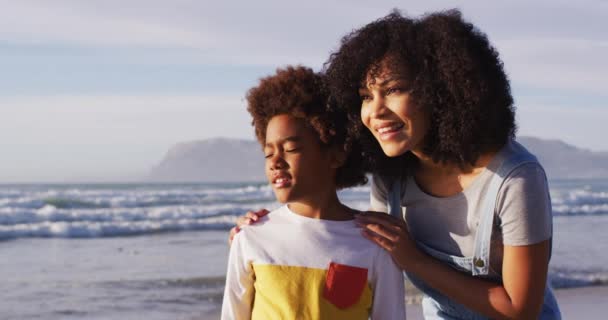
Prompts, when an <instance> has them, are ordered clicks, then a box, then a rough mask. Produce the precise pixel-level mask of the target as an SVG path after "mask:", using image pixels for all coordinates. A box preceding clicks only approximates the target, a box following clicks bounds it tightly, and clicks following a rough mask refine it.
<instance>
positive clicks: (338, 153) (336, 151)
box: [330, 147, 346, 169]
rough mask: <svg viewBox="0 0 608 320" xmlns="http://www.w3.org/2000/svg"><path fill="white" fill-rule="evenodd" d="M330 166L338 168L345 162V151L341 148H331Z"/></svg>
mask: <svg viewBox="0 0 608 320" xmlns="http://www.w3.org/2000/svg"><path fill="white" fill-rule="evenodd" d="M330 153H331V168H332V169H338V168H340V167H341V166H343V165H344V162H346V152H345V151H344V150H342V149H341V148H337V147H334V148H331V152H330Z"/></svg>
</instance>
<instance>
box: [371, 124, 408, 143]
mask: <svg viewBox="0 0 608 320" xmlns="http://www.w3.org/2000/svg"><path fill="white" fill-rule="evenodd" d="M403 126H404V123H403V122H400V123H391V124H387V125H381V126H377V127H376V128H375V129H376V132H377V133H378V137H379V139H380V140H383V141H385V140H390V139H392V138H394V137H396V136H397V134H399V132H400V131H401V129H403Z"/></svg>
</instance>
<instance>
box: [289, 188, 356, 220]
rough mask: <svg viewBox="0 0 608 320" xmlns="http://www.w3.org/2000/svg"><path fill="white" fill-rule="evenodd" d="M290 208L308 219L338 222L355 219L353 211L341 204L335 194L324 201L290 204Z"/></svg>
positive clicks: (313, 200)
mask: <svg viewBox="0 0 608 320" xmlns="http://www.w3.org/2000/svg"><path fill="white" fill-rule="evenodd" d="M288 206H289V209H290V210H291V211H293V212H294V213H296V214H298V215H301V216H304V217H307V218H312V219H321V220H337V221H341V220H351V219H353V210H352V209H350V208H348V207H347V206H345V205H343V204H342V203H340V200H338V195H337V194H336V193H335V192H334V193H333V194H329V195H327V197H325V198H323V199H311V200H303V201H294V202H289V203H288Z"/></svg>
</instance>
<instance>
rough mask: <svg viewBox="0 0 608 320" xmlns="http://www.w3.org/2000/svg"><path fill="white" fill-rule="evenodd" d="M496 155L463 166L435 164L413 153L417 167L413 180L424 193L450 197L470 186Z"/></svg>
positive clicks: (483, 155)
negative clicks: (416, 159)
mask: <svg viewBox="0 0 608 320" xmlns="http://www.w3.org/2000/svg"><path fill="white" fill-rule="evenodd" d="M496 153H497V152H488V153H485V154H482V155H481V156H480V157H479V158H478V159H477V161H476V162H475V164H467V165H465V166H459V165H457V164H452V163H441V162H435V161H433V159H431V158H430V157H428V156H426V155H424V154H420V153H415V155H416V157H417V158H418V165H417V167H416V168H415V170H414V178H415V179H416V183H417V184H418V186H419V187H420V188H421V189H422V190H423V191H425V192H426V193H429V194H431V195H434V196H438V197H447V196H452V195H455V194H457V193H460V192H462V191H463V190H464V189H466V188H467V187H468V186H470V185H471V184H472V183H473V181H475V178H477V177H478V176H479V175H480V174H481V173H482V172H483V171H484V170H485V168H486V167H487V166H488V165H489V164H490V162H491V161H492V159H494V156H496Z"/></svg>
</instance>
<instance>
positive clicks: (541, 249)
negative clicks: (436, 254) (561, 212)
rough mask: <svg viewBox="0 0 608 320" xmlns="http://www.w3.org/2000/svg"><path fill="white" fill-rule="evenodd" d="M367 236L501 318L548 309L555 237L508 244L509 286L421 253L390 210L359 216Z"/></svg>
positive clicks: (432, 281)
mask: <svg viewBox="0 0 608 320" xmlns="http://www.w3.org/2000/svg"><path fill="white" fill-rule="evenodd" d="M357 220H358V222H359V224H360V225H361V226H362V227H364V231H363V235H364V236H365V237H366V238H368V239H370V240H371V241H373V242H375V243H376V244H378V245H379V246H381V247H383V248H384V249H385V250H387V251H388V252H389V253H390V254H391V256H392V257H393V260H395V262H396V263H397V265H398V266H399V267H401V268H402V269H403V270H405V271H407V272H410V273H413V274H414V275H416V276H417V277H418V278H420V279H422V280H423V281H424V282H425V283H427V284H428V285H429V286H431V287H432V288H434V289H436V290H437V291H439V292H441V293H443V294H444V295H446V296H448V297H450V298H451V299H453V300H454V301H456V302H459V303H461V304H463V305H464V306H466V307H468V308H470V309H471V310H475V311H477V312H478V313H481V314H484V315H486V316H488V317H491V318H496V319H536V318H537V317H538V315H539V313H540V310H541V308H542V303H543V298H544V290H545V285H546V279H547V270H548V261H549V253H550V241H551V240H550V239H549V240H545V241H543V242H540V243H537V244H533V245H526V246H505V248H504V258H503V270H502V272H503V284H502V285H500V284H496V283H494V282H490V281H487V280H483V279H480V278H475V277H472V276H469V275H466V274H464V273H461V272H458V271H456V270H454V269H453V268H451V267H449V266H447V265H445V264H443V263H442V262H440V261H438V260H436V259H434V258H432V257H431V256H429V255H427V254H425V253H423V252H422V251H420V250H419V249H418V248H417V247H416V245H415V244H414V242H413V240H412V239H411V238H410V236H409V232H408V231H407V226H406V225H405V222H403V221H400V220H398V219H396V218H393V217H391V216H388V215H386V214H384V213H371V212H368V213H364V214H362V215H360V216H358V217H357Z"/></svg>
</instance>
